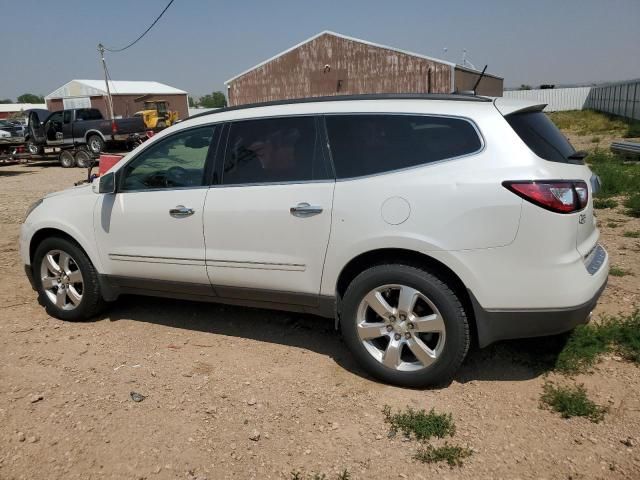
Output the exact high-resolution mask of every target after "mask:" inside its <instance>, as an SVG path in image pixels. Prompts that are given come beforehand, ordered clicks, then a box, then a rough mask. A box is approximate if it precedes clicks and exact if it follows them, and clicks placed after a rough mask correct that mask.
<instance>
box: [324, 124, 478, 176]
mask: <svg viewBox="0 0 640 480" xmlns="http://www.w3.org/2000/svg"><path fill="white" fill-rule="evenodd" d="M326 124H327V131H328V134H329V141H330V144H331V154H332V157H333V163H334V167H335V169H336V176H337V177H338V178H350V177H359V176H363V175H372V174H375V173H381V172H388V171H392V170H399V169H402V168H407V167H414V166H417V165H424V164H427V163H431V162H436V161H438V160H444V159H446V158H453V157H459V156H461V155H467V154H470V153H474V152H477V151H478V150H480V148H481V147H482V143H481V141H480V137H479V135H478V132H477V131H476V129H475V128H474V127H473V125H471V123H470V122H468V121H466V120H463V119H459V118H448V117H435V116H418V115H366V114H365V115H328V116H327V117H326Z"/></svg>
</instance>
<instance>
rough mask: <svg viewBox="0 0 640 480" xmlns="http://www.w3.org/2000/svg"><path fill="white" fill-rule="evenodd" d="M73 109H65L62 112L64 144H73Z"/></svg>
mask: <svg viewBox="0 0 640 480" xmlns="http://www.w3.org/2000/svg"><path fill="white" fill-rule="evenodd" d="M73 122H74V118H73V110H65V111H64V112H62V143H63V144H64V145H73V143H74V138H73Z"/></svg>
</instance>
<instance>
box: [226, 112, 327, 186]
mask: <svg viewBox="0 0 640 480" xmlns="http://www.w3.org/2000/svg"><path fill="white" fill-rule="evenodd" d="M326 178H329V174H328V171H327V169H326V164H325V162H324V158H323V155H322V150H321V149H320V141H319V138H318V132H317V129H316V122H315V119H314V117H291V118H265V119H260V120H246V121H239V122H235V123H232V124H231V129H230V131H229V139H228V141H227V150H226V154H225V159H224V168H223V173H222V183H223V184H225V185H234V184H253V183H273V182H276V183H281V182H296V181H305V180H321V179H326Z"/></svg>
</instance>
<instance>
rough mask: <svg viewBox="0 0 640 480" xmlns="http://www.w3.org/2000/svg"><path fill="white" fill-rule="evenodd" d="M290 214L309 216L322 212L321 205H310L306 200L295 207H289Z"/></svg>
mask: <svg viewBox="0 0 640 480" xmlns="http://www.w3.org/2000/svg"><path fill="white" fill-rule="evenodd" d="M289 212H291V215H294V216H296V217H311V216H312V215H318V214H319V213H322V207H320V206H318V205H310V204H308V203H307V202H302V203H299V204H298V205H296V206H295V207H291V208H290V209H289Z"/></svg>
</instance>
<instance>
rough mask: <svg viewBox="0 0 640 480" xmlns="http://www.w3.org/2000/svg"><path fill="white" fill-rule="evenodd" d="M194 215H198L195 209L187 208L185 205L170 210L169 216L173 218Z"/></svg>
mask: <svg viewBox="0 0 640 480" xmlns="http://www.w3.org/2000/svg"><path fill="white" fill-rule="evenodd" d="M194 213H196V211H195V210H194V209H193V208H187V207H185V206H184V205H176V208H172V209H171V210H169V215H171V216H172V217H188V216H189V215H193V214H194Z"/></svg>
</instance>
